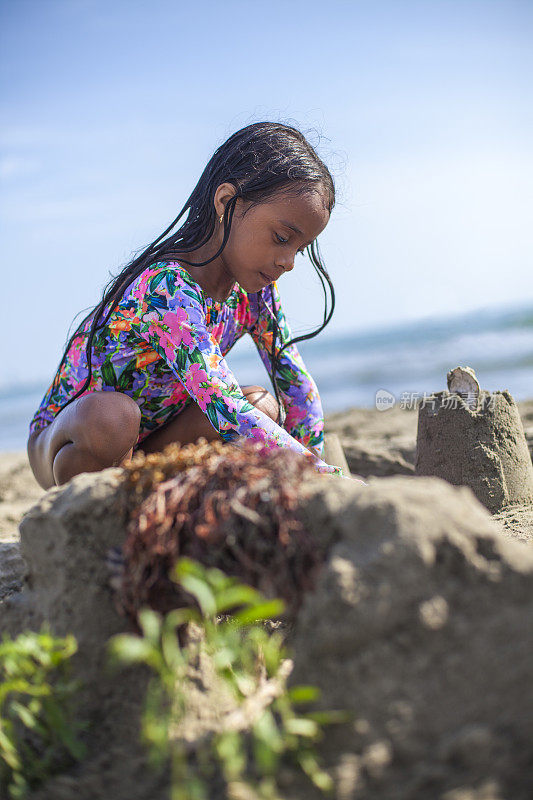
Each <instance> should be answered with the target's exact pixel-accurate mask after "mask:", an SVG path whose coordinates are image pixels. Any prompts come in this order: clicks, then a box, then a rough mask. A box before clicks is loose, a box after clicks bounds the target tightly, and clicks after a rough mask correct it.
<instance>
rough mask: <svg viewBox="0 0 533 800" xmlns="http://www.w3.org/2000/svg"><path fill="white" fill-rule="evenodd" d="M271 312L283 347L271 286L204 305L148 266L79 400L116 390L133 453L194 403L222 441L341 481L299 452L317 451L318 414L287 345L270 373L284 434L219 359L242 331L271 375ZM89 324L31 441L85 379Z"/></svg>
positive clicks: (103, 341) (105, 335)
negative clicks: (136, 413)
mask: <svg viewBox="0 0 533 800" xmlns="http://www.w3.org/2000/svg"><path fill="white" fill-rule="evenodd" d="M270 289H271V290H272V295H273V297H274V299H275V305H274V308H275V312H274V310H273V307H272V302H271V299H270ZM274 314H276V319H277V323H278V326H279V329H280V338H281V343H282V344H283V343H285V342H287V341H288V340H289V339H290V338H291V332H290V329H289V326H288V324H287V321H286V319H285V315H284V314H283V311H282V310H281V303H280V298H279V292H278V288H277V286H276V284H275V283H272V284H271V287H267V289H263V290H262V291H261V292H257V293H247V292H245V291H244V289H242V288H241V287H240V286H239V284H238V283H235V284H234V286H233V289H232V291H231V294H230V296H229V297H228V298H227V299H226V300H225V301H224V302H218V301H215V300H213V299H212V298H210V297H207V296H206V295H205V293H204V291H203V289H202V288H201V287H200V285H199V284H198V283H196V281H194V280H193V278H192V276H191V275H190V274H189V273H188V272H187V270H186V269H185V268H184V267H182V266H181V265H180V264H178V263H163V262H160V263H157V264H153V265H152V266H151V267H149V268H148V269H146V270H144V272H142V273H141V274H140V275H139V276H138V277H137V278H135V280H134V281H132V283H131V284H130V285H129V286H128V288H127V289H126V290H125V292H124V294H123V296H122V298H121V300H120V302H119V303H118V305H117V307H116V308H115V310H114V311H113V312H112V314H111V316H110V318H109V320H108V321H107V323H106V324H105V325H104V326H103V327H102V328H100V329H98V331H97V333H96V334H95V337H94V340H93V348H92V377H91V382H90V384H89V386H88V388H87V389H86V391H85V392H84V394H87V393H89V392H93V391H104V392H105V391H108V392H112V391H119V392H122V393H123V394H126V395H128V397H131V398H132V399H133V400H135V402H136V403H137V405H138V406H139V408H140V411H141V421H140V432H139V438H138V440H137V443H136V445H135V447H136V448H137V447H139V445H140V443H141V442H142V440H143V439H144V438H146V436H148V435H149V434H150V433H151V432H152V431H154V430H156V429H157V428H160V427H161V426H162V425H164V424H165V423H166V422H168V421H169V420H170V419H172V418H173V417H175V416H176V415H177V414H179V413H180V412H181V411H183V409H184V408H185V407H186V406H187V405H189V404H190V403H191V402H192V401H193V400H194V401H195V402H196V403H197V404H198V405H199V406H200V408H201V409H202V411H203V412H204V414H206V416H207V417H208V418H209V421H210V422H211V424H212V425H213V427H214V429H215V430H216V431H218V433H219V434H220V436H221V438H222V440H223V441H226V442H227V441H232V440H234V439H236V438H237V437H238V436H246V437H248V438H252V439H257V440H259V441H262V442H264V443H265V444H266V445H267V446H268V447H290V448H291V449H292V450H295V451H296V452H299V453H302V454H303V455H306V456H307V457H308V458H311V459H312V460H313V462H314V464H315V466H316V468H317V470H318V471H319V472H334V473H338V474H342V473H341V471H340V470H339V468H338V467H333V466H329V465H328V464H325V463H324V462H323V461H322V460H321V459H319V458H316V457H315V456H313V455H312V454H311V453H310V452H309V450H307V447H308V446H312V447H314V448H316V449H317V451H318V452H319V453H322V451H323V440H324V436H323V428H324V415H323V412H322V405H321V402H320V397H319V395H318V390H317V387H316V384H315V382H314V381H313V379H312V377H311V376H310V374H309V373H308V372H307V370H306V368H305V365H304V363H303V361H302V358H301V356H300V354H299V352H298V349H297V347H296V345H291V346H290V347H288V348H286V349H285V350H284V351H283V353H282V355H281V359H280V361H281V364H280V367H279V370H278V372H277V375H276V377H277V381H278V386H279V390H280V397H281V401H282V405H283V408H284V412H285V419H284V422H283V427H281V426H280V425H278V424H277V423H276V422H274V421H273V420H272V419H271V418H270V417H269V416H267V415H266V414H264V413H263V412H262V411H260V410H259V409H258V408H256V407H255V406H254V405H252V404H251V403H250V402H248V400H247V399H246V397H245V396H244V395H243V393H242V390H241V388H240V386H239V384H238V382H237V380H236V378H235V376H234V375H233V373H232V371H231V370H230V368H229V366H228V364H227V362H226V360H225V358H224V356H225V355H226V354H227V353H228V352H229V351H230V350H231V348H232V347H233V345H234V344H235V342H236V341H237V340H238V339H240V338H241V336H243V335H244V334H245V333H249V334H250V335H251V336H252V339H253V341H254V343H255V345H256V347H257V349H258V352H259V355H260V357H261V360H262V361H263V363H264V365H265V367H266V369H267V372H268V373H269V375H270V374H271V364H270V358H269V352H270V350H271V347H272V336H273V330H274V322H273V320H274ZM90 324H91V318H89V319H88V320H87V322H86V323H85V325H84V326H83V328H82V330H81V331H80V334H79V335H78V336H77V337H76V338H75V339H74V341H73V343H72V345H71V347H70V349H69V351H68V354H67V357H66V359H65V361H64V363H63V365H62V367H61V370H60V373H59V380H56V382H55V384H52V385H51V386H50V388H49V389H48V391H47V392H46V394H45V395H44V397H43V399H42V401H41V404H40V406H39V408H38V410H37V412H36V413H35V415H34V417H33V419H32V421H31V423H30V433H32V432H34V431H38V430H41V429H42V428H44V427H46V426H47V425H49V424H50V423H51V422H52V420H53V419H54V418H55V416H56V415H57V414H58V413H59V411H60V410H61V408H62V406H63V405H64V403H65V402H66V401H67V400H68V399H69V398H70V397H71V396H72V395H73V394H75V393H76V391H77V390H78V388H79V387H80V386H81V385H82V384H83V382H84V381H85V379H86V377H87V375H88V369H87V360H86V356H85V346H86V342H87V332H88V331H89V328H90ZM278 346H279V342H278Z"/></svg>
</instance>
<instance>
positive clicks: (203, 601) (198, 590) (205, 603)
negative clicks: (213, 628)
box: [180, 575, 217, 617]
mask: <svg viewBox="0 0 533 800" xmlns="http://www.w3.org/2000/svg"><path fill="white" fill-rule="evenodd" d="M180 583H181V585H182V586H183V588H184V589H185V591H186V592H189V594H192V596H193V597H194V598H195V599H196V601H197V603H198V605H199V606H200V608H201V610H202V614H203V615H204V616H205V617H214V615H215V614H216V612H217V604H216V600H215V595H214V594H213V592H212V591H211V589H210V587H209V586H208V584H207V583H206V582H205V581H203V580H201V579H200V578H197V577H195V576H194V575H184V576H183V578H182V579H181V581H180Z"/></svg>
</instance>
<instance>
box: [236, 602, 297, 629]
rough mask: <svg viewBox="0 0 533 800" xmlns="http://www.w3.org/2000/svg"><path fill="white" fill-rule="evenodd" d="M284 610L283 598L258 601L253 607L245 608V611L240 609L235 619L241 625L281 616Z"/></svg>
mask: <svg viewBox="0 0 533 800" xmlns="http://www.w3.org/2000/svg"><path fill="white" fill-rule="evenodd" d="M284 610H285V603H284V602H283V600H277V599H276V600H266V601H265V602H264V603H258V604H257V605H255V606H252V607H251V608H246V609H244V611H239V612H238V613H237V614H235V616H234V620H235V622H237V623H238V624H240V625H251V624H252V623H254V622H260V621H261V620H267V619H274V618H275V617H279V616H280V615H281V614H283V612H284Z"/></svg>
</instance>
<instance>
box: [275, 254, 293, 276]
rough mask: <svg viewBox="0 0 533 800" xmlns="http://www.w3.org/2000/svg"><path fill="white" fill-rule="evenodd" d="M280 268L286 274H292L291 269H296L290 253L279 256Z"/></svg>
mask: <svg viewBox="0 0 533 800" xmlns="http://www.w3.org/2000/svg"><path fill="white" fill-rule="evenodd" d="M278 267H279V268H280V269H282V270H283V271H284V272H290V271H291V269H294V256H291V254H290V253H285V255H283V256H281V255H280V256H278Z"/></svg>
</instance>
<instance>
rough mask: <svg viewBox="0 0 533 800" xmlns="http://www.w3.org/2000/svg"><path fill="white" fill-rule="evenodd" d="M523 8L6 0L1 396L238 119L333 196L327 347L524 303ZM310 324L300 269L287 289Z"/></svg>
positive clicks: (530, 246)
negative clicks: (352, 334) (295, 136)
mask: <svg viewBox="0 0 533 800" xmlns="http://www.w3.org/2000/svg"><path fill="white" fill-rule="evenodd" d="M532 34H533V2H513V0H504V1H503V2H492V1H491V0H484V1H483V2H479V1H475V2H474V1H471V0H457V1H454V0H447V1H446V2H441V1H440V0H435V1H434V2H432V0H426V2H415V1H414V0H406V2H402V1H401V0H396V2H387V1H386V0H377V1H374V2H371V1H370V0H369V1H368V2H357V1H355V2H354V0H349V1H347V2H341V0H330V1H329V2H328V3H319V2H315V0H306V2H300V1H299V0H295V1H294V2H290V0H284V1H283V2H278V0H272V1H271V2H265V3H251V2H250V1H249V0H246V1H245V2H239V1H238V0H225V1H224V2H210V1H207V2H206V1H204V2H202V0H199V1H198V2H195V3H189V2H180V0H174V2H172V1H171V0H112V1H111V0H0V37H1V38H0V181H1V191H0V236H1V240H2V247H1V250H0V253H1V258H2V265H1V274H2V287H3V291H2V293H1V298H0V312H1V314H2V322H3V326H2V327H3V338H4V345H6V346H5V347H2V358H1V360H0V362H1V363H0V386H2V385H6V384H11V383H14V382H18V381H31V380H34V379H35V380H37V379H41V378H42V376H47V377H50V378H51V376H52V373H53V371H54V370H55V366H56V364H57V361H58V360H59V357H60V355H61V353H62V350H63V346H64V343H65V339H66V337H67V332H68V329H69V325H70V324H71V322H72V320H73V318H74V316H75V315H76V314H77V313H78V312H79V311H81V310H82V309H88V308H90V307H91V306H92V305H94V303H96V302H97V301H98V299H99V297H100V296H101V292H102V289H103V286H104V285H105V283H106V282H107V280H108V279H109V276H110V273H112V274H116V273H117V272H118V271H119V269H120V268H121V267H122V266H123V265H125V264H126V263H127V261H128V260H129V259H130V258H131V257H132V255H133V253H134V252H135V251H137V250H139V249H140V248H142V247H143V246H146V245H147V244H148V243H149V242H151V241H152V240H153V239H155V238H156V237H157V236H158V235H159V234H160V233H161V232H162V231H163V230H164V229H165V228H166V227H167V225H168V224H169V223H170V222H171V220H172V219H174V217H175V216H176V215H177V212H178V211H179V209H180V208H181V207H182V205H183V203H184V201H185V200H186V198H187V197H188V195H189V194H190V192H191V190H192V188H193V187H194V185H195V183H196V181H197V180H198V178H199V176H200V174H201V172H202V170H203V168H204V166H205V164H206V162H207V161H208V159H209V158H210V156H211V154H212V153H213V151H214V149H215V148H216V147H217V146H218V145H219V144H220V143H221V142H223V141H224V140H225V139H226V138H227V137H228V136H229V135H231V133H233V132H234V131H235V130H237V129H238V128H240V127H242V126H243V125H246V124H248V123H250V122H253V121H256V120H260V119H274V120H279V121H283V122H289V123H291V124H296V125H298V126H299V127H300V128H301V129H302V130H303V131H304V133H306V135H308V138H309V139H310V141H311V142H312V144H313V145H315V146H316V147H317V150H318V152H319V154H320V155H321V156H322V157H323V158H324V160H325V161H326V163H327V164H328V166H329V167H330V168H331V170H332V172H333V174H334V177H335V180H336V184H337V190H338V201H337V205H336V208H335V210H334V212H333V215H332V217H331V220H330V223H329V225H328V227H327V228H326V230H325V232H324V233H323V235H322V236H321V239H320V242H321V248H322V252H323V254H324V257H325V261H326V265H327V268H328V270H329V273H330V275H331V277H332V280H333V284H334V286H335V290H336V307H335V313H334V316H333V319H332V321H331V323H330V326H329V327H328V329H327V331H325V332H324V333H323V334H321V336H327V335H335V334H336V333H340V332H346V331H349V330H362V329H365V328H367V327H373V328H379V327H389V326H390V325H391V324H393V323H396V322H402V321H408V320H414V319H418V318H428V317H435V316H441V315H449V314H454V313H459V312H462V311H465V310H468V309H478V308H486V307H487V308H488V307H493V306H498V305H501V304H504V305H513V304H516V303H527V302H533V281H532V280H531V274H532V271H533V270H532V266H533V265H532V261H533V258H532V256H533V225H532V219H533V189H532V186H533V136H532V128H533V125H532V122H533V104H532V88H531V87H532V86H533V80H532V79H533V74H532V73H533V70H532V67H533V47H532V44H533V37H532ZM280 291H281V296H282V300H283V304H284V307H285V309H286V311H287V314H288V316H289V319H290V321H291V325H292V329H293V332H294V333H302V332H304V331H309V330H312V329H314V328H315V327H317V325H318V324H319V323H320V320H321V317H322V313H323V297H322V294H321V289H320V286H319V283H318V281H317V279H316V277H315V276H314V273H313V269H312V267H311V265H310V264H309V263H308V262H306V261H305V260H304V259H299V260H298V262H297V268H295V269H294V270H293V271H292V273H291V274H290V275H287V276H284V277H283V278H282V280H281V281H280Z"/></svg>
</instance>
